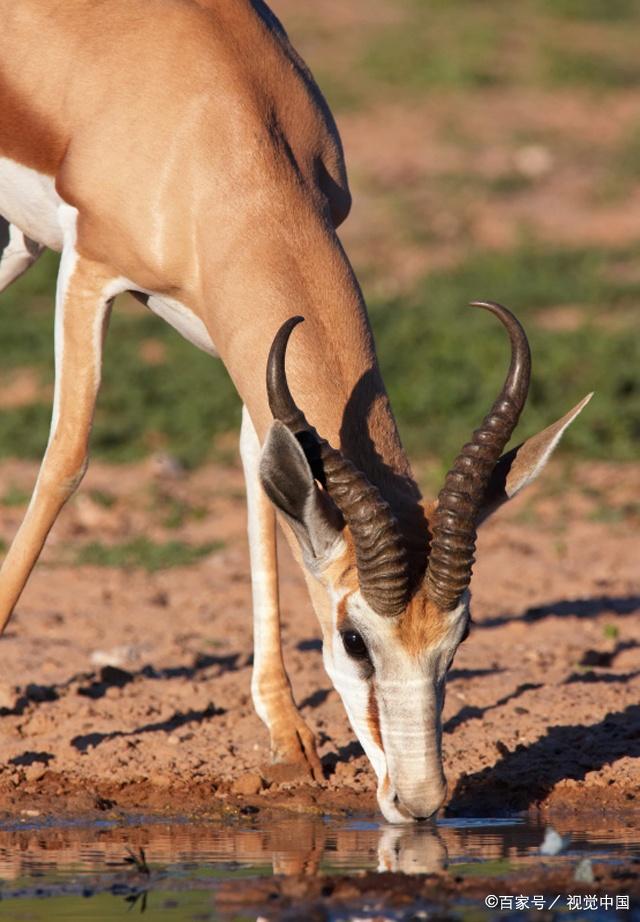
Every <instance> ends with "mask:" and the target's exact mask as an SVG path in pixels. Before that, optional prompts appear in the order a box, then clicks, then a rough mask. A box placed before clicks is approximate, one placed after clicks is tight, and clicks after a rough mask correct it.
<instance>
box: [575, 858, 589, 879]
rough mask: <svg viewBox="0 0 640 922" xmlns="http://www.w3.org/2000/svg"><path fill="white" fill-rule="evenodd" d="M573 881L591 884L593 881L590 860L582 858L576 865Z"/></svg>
mask: <svg viewBox="0 0 640 922" xmlns="http://www.w3.org/2000/svg"><path fill="white" fill-rule="evenodd" d="M573 879H574V880H577V881H578V882H579V883H581V884H592V883H593V881H594V876H593V865H592V864H591V859H590V858H583V859H582V861H579V862H578V863H577V865H576V869H575V872H574V875H573Z"/></svg>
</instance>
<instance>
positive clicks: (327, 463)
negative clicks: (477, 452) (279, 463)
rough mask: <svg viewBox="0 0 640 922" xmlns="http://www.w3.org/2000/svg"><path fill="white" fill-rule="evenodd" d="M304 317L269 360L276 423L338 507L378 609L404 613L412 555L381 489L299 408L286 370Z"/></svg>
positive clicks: (363, 586) (286, 328)
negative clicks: (287, 432) (299, 449)
mask: <svg viewBox="0 0 640 922" xmlns="http://www.w3.org/2000/svg"><path fill="white" fill-rule="evenodd" d="M303 320H304V317H291V318H289V320H287V321H285V323H283V324H282V326H281V327H280V329H279V330H278V332H277V333H276V336H275V338H274V340H273V344H272V346H271V350H270V352H269V358H268V360H267V396H268V399H269V406H270V408H271V413H272V414H273V417H274V419H278V420H280V422H282V423H284V424H285V426H287V428H288V429H289V430H290V431H291V432H292V433H293V434H294V435H295V436H296V438H297V439H298V441H299V442H300V445H301V446H302V448H303V450H304V453H305V455H306V457H307V460H308V462H309V465H310V467H311V470H312V472H313V475H314V477H315V478H316V480H318V481H319V482H320V483H321V484H322V485H323V487H324V488H325V489H326V491H327V493H328V494H329V496H330V497H331V499H332V500H333V502H334V503H335V504H336V506H337V507H338V509H339V510H340V512H341V513H342V516H343V518H344V520H345V522H346V524H347V525H348V526H349V529H350V531H351V535H352V537H353V541H354V544H355V552H356V564H357V567H358V578H359V583H360V591H361V592H362V595H363V597H364V598H365V599H366V601H367V602H368V603H369V605H370V606H371V607H372V608H373V610H374V611H375V612H376V613H377V614H379V615H384V616H393V615H399V614H400V613H401V612H402V611H403V610H404V608H405V606H406V603H407V601H408V594H409V581H408V571H407V561H406V552H405V549H404V546H403V543H402V539H401V537H400V533H399V530H398V526H397V523H396V520H395V518H394V516H393V514H392V512H391V509H390V508H389V505H388V503H386V502H385V500H383V498H382V496H381V495H380V493H379V491H378V490H377V488H376V487H375V486H373V484H371V483H370V482H369V480H368V479H367V477H366V476H365V475H364V474H363V473H362V472H361V471H359V470H358V469H357V468H356V466H355V465H354V464H353V463H352V462H351V461H350V460H349V459H348V458H345V457H344V455H343V454H342V453H341V452H340V451H338V450H336V449H335V448H332V447H331V445H330V444H329V443H328V442H327V441H326V439H323V438H322V437H321V436H320V435H318V433H317V432H316V430H315V429H314V428H313V427H312V426H310V425H309V423H308V422H307V419H306V417H305V415H304V413H303V412H302V410H300V408H299V407H298V406H297V405H296V403H295V401H294V399H293V397H292V396H291V391H290V390H289V385H288V383H287V375H286V370H285V355H286V351H287V344H288V342H289V337H290V336H291V333H292V332H293V330H294V328H295V327H296V326H297V325H298V324H299V323H301V322H302V321H303Z"/></svg>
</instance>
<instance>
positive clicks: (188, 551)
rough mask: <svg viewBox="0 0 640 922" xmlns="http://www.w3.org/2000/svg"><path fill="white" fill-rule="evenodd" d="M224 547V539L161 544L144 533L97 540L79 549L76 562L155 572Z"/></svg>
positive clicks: (180, 565) (191, 560) (187, 564)
mask: <svg viewBox="0 0 640 922" xmlns="http://www.w3.org/2000/svg"><path fill="white" fill-rule="evenodd" d="M222 547H224V543H223V542H221V541H210V542H207V543H206V544H186V543H185V542H184V541H167V542H166V543H163V544H159V543H156V542H155V541H150V540H149V539H148V538H144V537H142V538H133V539H132V540H131V541H126V542H123V543H122V544H111V545H106V544H101V543H100V542H98V541H94V542H92V543H91V544H86V545H85V546H84V547H81V548H80V549H79V550H78V552H77V556H76V561H75V562H76V563H78V564H90V565H92V566H95V567H120V568H122V569H141V570H146V571H147V572H149V573H154V572H155V571H156V570H166V569H168V568H170V567H186V566H189V565H190V564H193V563H197V562H198V561H199V560H202V558H203V557H207V556H208V555H209V554H212V553H213V552H214V551H217V550H220V549H221V548H222Z"/></svg>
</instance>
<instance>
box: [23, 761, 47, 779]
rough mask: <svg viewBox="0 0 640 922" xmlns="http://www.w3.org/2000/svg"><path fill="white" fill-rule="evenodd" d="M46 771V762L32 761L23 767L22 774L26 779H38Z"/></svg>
mask: <svg viewBox="0 0 640 922" xmlns="http://www.w3.org/2000/svg"><path fill="white" fill-rule="evenodd" d="M46 771H47V766H46V764H43V763H42V762H33V764H31V765H27V766H26V767H25V769H24V776H25V778H26V779H27V781H39V780H40V779H41V778H42V777H43V775H44V774H45V773H46Z"/></svg>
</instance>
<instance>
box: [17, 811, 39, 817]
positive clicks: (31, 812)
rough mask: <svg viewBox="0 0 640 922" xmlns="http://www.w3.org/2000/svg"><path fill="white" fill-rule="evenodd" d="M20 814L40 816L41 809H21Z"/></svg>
mask: <svg viewBox="0 0 640 922" xmlns="http://www.w3.org/2000/svg"><path fill="white" fill-rule="evenodd" d="M20 815H21V816H40V811H39V810H21V811H20Z"/></svg>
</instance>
